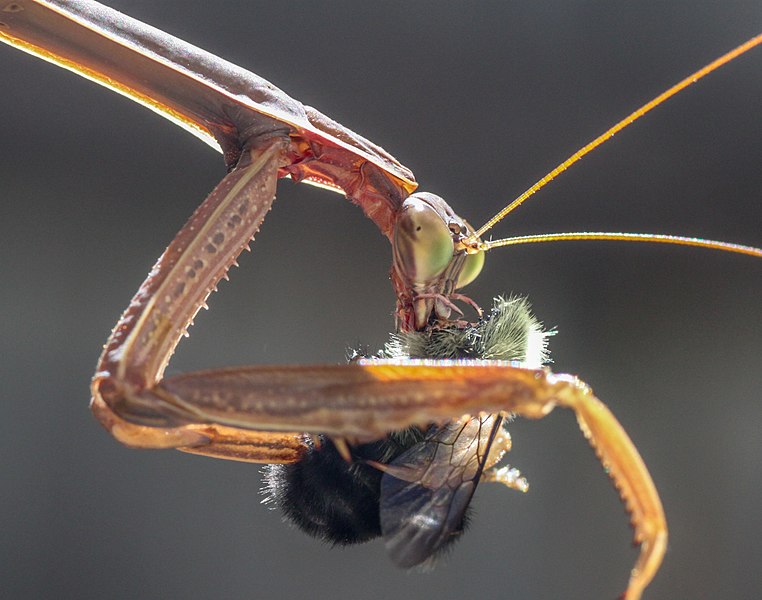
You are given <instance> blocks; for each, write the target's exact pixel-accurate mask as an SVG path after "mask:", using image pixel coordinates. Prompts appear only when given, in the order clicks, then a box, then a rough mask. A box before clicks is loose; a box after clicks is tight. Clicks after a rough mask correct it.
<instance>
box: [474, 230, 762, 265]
mask: <svg viewBox="0 0 762 600" xmlns="http://www.w3.org/2000/svg"><path fill="white" fill-rule="evenodd" d="M564 240H566V241H574V240H613V241H619V242H655V243H658V244H676V245H678V246H698V247H700V248H709V249H711V250H723V251H725V252H737V253H738V254H747V255H749V256H756V257H757V258H762V248H755V247H754V246H743V245H741V244H731V243H729V242H718V241H715V240H705V239H702V238H694V237H683V236H680V235H662V234H658V233H605V232H600V231H579V232H571V233H541V234H538V235H521V236H517V237H509V238H505V239H502V240H490V241H487V242H481V243H480V244H479V245H478V249H479V250H485V251H486V250H491V249H492V248H499V247H500V246H515V245H517V244H536V243H540V242H560V241H564Z"/></svg>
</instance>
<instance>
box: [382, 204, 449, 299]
mask: <svg viewBox="0 0 762 600" xmlns="http://www.w3.org/2000/svg"><path fill="white" fill-rule="evenodd" d="M393 245H394V261H395V264H396V266H397V268H398V270H399V271H400V272H401V273H402V274H403V275H404V276H405V277H406V278H407V279H408V280H409V281H411V282H412V283H413V284H414V285H416V284H418V285H425V284H427V283H429V282H431V281H433V280H435V279H437V278H438V277H439V276H440V275H442V273H444V271H445V269H447V267H448V266H449V264H450V263H451V262H452V257H453V251H454V249H455V245H454V243H453V234H452V232H451V231H450V229H449V227H448V225H447V223H446V222H445V220H444V219H443V217H442V216H441V215H440V214H439V212H438V211H437V210H436V209H435V208H433V207H432V206H431V205H430V204H429V203H427V202H425V201H424V200H422V199H420V198H416V197H413V196H411V197H410V198H408V199H406V200H405V202H404V203H403V205H402V210H401V211H400V214H399V218H398V219H397V223H396V225H395V227H394V239H393Z"/></svg>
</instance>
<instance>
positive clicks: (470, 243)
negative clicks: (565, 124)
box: [462, 33, 762, 258]
mask: <svg viewBox="0 0 762 600" xmlns="http://www.w3.org/2000/svg"><path fill="white" fill-rule="evenodd" d="M759 44H762V33H760V34H758V35H756V36H754V37H753V38H751V39H749V40H748V41H746V42H744V43H743V44H741V45H740V46H738V47H737V48H734V49H733V50H731V51H730V52H728V53H726V54H723V55H722V56H720V57H719V58H717V59H716V60H714V61H712V62H710V63H709V64H708V65H706V66H704V67H702V68H701V69H699V70H698V71H696V72H695V73H691V74H690V75H688V77H686V78H685V79H683V80H682V81H680V82H678V83H676V84H675V85H673V86H672V87H671V88H669V89H668V90H666V91H665V92H662V93H661V94H659V95H658V96H656V97H655V98H653V99H652V100H649V101H648V102H646V103H645V104H644V105H643V106H641V107H640V108H638V109H637V110H635V111H634V112H632V113H630V114H629V115H627V116H626V117H625V118H624V119H622V120H621V121H619V122H618V123H617V124H616V125H614V126H613V127H611V128H610V129H608V130H606V131H605V132H604V133H602V134H601V135H599V136H598V137H597V138H595V139H594V140H593V141H592V142H590V143H588V144H587V145H585V146H583V147H582V148H580V149H579V150H577V151H576V152H575V153H574V154H572V155H571V156H570V157H569V158H567V159H566V160H565V161H563V162H562V163H561V164H559V165H558V166H557V167H556V168H555V169H553V170H552V171H550V172H549V173H548V174H547V175H545V176H544V177H542V178H541V179H540V180H538V181H537V182H536V183H535V184H534V185H532V186H531V187H530V188H529V189H527V190H526V191H525V192H524V193H523V194H521V195H520V196H519V197H518V198H516V199H515V200H514V201H513V202H511V203H510V204H508V205H507V206H506V207H505V208H503V209H502V210H501V211H500V212H498V213H497V214H496V215H495V216H494V217H492V218H491V219H490V220H489V221H487V222H486V223H485V224H484V225H482V226H481V227H480V228H479V229H478V230H477V231H476V232H475V233H474V234H473V235H472V236H470V237H469V238H468V239H466V240H464V241H463V242H462V247H463V248H465V249H466V251H467V252H478V251H486V250H490V249H492V248H497V247H500V246H511V245H515V244H529V243H539V242H557V241H561V240H619V241H626V242H657V243H662V244H678V245H683V246H699V247H702V248H710V249H713V250H723V251H726V252H737V253H740V254H747V255H750V256H756V257H759V258H762V248H755V247H752V246H742V245H740V244H731V243H727V242H718V241H714V240H705V239H701V238H693V237H682V236H677V235H661V234H653V233H604V232H571V233H544V234H539V235H526V236H518V237H510V238H505V239H502V240H491V241H486V242H482V241H480V240H479V238H480V237H481V236H482V235H483V234H484V233H485V232H487V231H489V230H490V229H491V228H492V227H493V226H494V225H495V224H496V223H499V222H500V221H501V220H502V219H503V218H504V217H505V216H506V215H507V214H508V213H510V212H512V211H513V210H515V209H516V208H518V207H519V206H521V205H522V204H523V203H524V201H525V200H527V199H528V198H529V197H530V196H533V195H534V194H535V192H537V191H538V190H540V189H541V188H543V187H545V185H547V184H548V183H550V182H551V181H552V180H553V179H555V178H556V177H557V176H558V175H560V174H561V173H563V172H564V171H566V169H568V168H569V167H570V166H571V165H573V164H574V163H575V162H577V161H578V160H579V159H581V158H582V157H583V156H585V155H586V154H589V153H590V152H592V151H593V150H594V149H595V148H597V147H598V146H600V145H601V144H603V142H605V141H607V140H609V139H611V138H612V137H614V135H615V134H617V133H619V132H620V131H622V129H624V128H625V127H627V126H628V125H630V124H632V123H634V122H635V121H637V120H638V119H639V118H640V117H642V116H643V115H645V114H646V113H647V112H649V111H651V110H652V109H654V108H656V107H657V106H659V105H660V104H662V103H663V102H665V101H666V100H668V99H669V98H671V97H672V96H674V95H675V94H677V93H678V92H680V91H682V90H683V89H685V88H686V87H688V86H689V85H691V84H692V83H695V82H697V81H698V80H699V79H701V78H702V77H704V76H705V75H709V73H711V72H712V71H715V70H717V69H719V68H720V67H721V66H723V65H724V64H726V63H729V62H730V61H731V60H733V59H734V58H736V57H738V56H740V55H741V54H743V53H744V52H747V51H749V50H751V49H752V48H754V47H755V46H758V45H759Z"/></svg>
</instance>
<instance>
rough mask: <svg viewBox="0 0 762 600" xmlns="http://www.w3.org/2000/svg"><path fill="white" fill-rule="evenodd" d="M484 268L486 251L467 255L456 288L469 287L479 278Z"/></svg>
mask: <svg viewBox="0 0 762 600" xmlns="http://www.w3.org/2000/svg"><path fill="white" fill-rule="evenodd" d="M482 267H484V250H479V251H478V252H476V253H474V254H467V255H466V260H465V262H464V263H463V268H462V269H461V270H460V275H458V281H457V283H456V284H455V287H456V288H462V287H465V286H467V285H468V284H469V283H471V282H472V281H473V280H474V279H476V278H477V277H478V276H479V273H481V272H482Z"/></svg>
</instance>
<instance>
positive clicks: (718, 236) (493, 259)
mask: <svg viewBox="0 0 762 600" xmlns="http://www.w3.org/2000/svg"><path fill="white" fill-rule="evenodd" d="M718 237H719V236H718ZM493 260H494V259H493Z"/></svg>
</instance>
